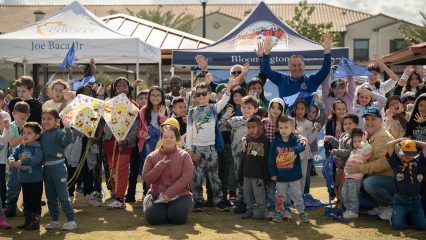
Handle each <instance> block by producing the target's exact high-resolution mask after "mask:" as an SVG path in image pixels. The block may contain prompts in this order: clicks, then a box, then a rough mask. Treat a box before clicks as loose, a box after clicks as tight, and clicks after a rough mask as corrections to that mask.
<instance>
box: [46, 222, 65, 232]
mask: <svg viewBox="0 0 426 240" xmlns="http://www.w3.org/2000/svg"><path fill="white" fill-rule="evenodd" d="M60 228H61V224H59V222H57V221H53V222H51V223H48V224H46V226H44V229H46V230H56V229H60Z"/></svg>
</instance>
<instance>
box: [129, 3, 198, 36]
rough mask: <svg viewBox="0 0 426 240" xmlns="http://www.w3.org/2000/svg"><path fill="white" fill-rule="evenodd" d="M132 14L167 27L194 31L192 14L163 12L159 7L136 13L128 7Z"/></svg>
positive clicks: (188, 31)
mask: <svg viewBox="0 0 426 240" xmlns="http://www.w3.org/2000/svg"><path fill="white" fill-rule="evenodd" d="M127 11H128V12H129V14H130V15H133V16H135V17H138V18H142V19H145V20H148V21H151V22H154V23H157V24H160V25H163V26H166V27H170V28H173V29H177V30H180V31H183V32H187V33H192V31H193V28H192V23H193V21H194V19H195V18H194V16H193V15H190V14H181V15H178V16H176V14H174V13H173V12H172V11H167V12H161V11H160V10H159V9H156V10H150V11H145V10H144V9H142V10H140V11H139V12H137V13H135V12H133V11H131V10H130V9H128V8H127Z"/></svg>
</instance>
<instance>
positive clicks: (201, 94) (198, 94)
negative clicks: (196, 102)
mask: <svg viewBox="0 0 426 240" xmlns="http://www.w3.org/2000/svg"><path fill="white" fill-rule="evenodd" d="M208 93H209V92H196V93H195V97H200V96H203V97H205V96H207V94H208Z"/></svg>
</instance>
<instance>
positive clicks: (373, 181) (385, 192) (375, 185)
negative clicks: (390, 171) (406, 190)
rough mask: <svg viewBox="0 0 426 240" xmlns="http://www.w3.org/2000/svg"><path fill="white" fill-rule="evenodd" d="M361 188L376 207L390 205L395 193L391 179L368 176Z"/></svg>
mask: <svg viewBox="0 0 426 240" xmlns="http://www.w3.org/2000/svg"><path fill="white" fill-rule="evenodd" d="M363 187H364V190H365V192H366V193H367V194H368V196H369V197H371V199H372V200H373V202H374V204H375V205H376V206H390V205H392V203H393V196H394V195H395V193H396V189H395V183H394V179H393V177H389V176H370V177H367V178H366V179H364V181H363Z"/></svg>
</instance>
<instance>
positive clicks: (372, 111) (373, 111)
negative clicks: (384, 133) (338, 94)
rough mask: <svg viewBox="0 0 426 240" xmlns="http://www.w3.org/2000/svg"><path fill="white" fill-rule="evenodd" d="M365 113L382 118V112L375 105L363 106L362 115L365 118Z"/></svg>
mask: <svg viewBox="0 0 426 240" xmlns="http://www.w3.org/2000/svg"><path fill="white" fill-rule="evenodd" d="M367 115H371V116H375V117H378V118H382V114H381V113H380V110H379V109H378V108H375V107H370V108H364V111H363V115H362V117H363V118H365V117H366V116H367Z"/></svg>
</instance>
